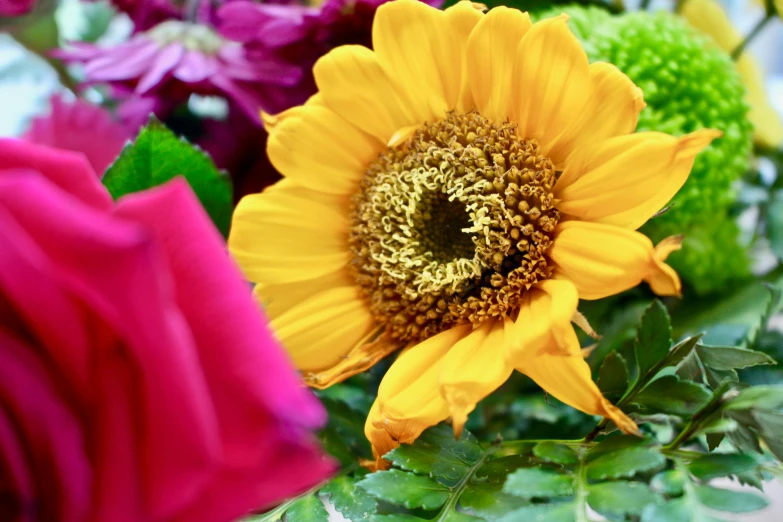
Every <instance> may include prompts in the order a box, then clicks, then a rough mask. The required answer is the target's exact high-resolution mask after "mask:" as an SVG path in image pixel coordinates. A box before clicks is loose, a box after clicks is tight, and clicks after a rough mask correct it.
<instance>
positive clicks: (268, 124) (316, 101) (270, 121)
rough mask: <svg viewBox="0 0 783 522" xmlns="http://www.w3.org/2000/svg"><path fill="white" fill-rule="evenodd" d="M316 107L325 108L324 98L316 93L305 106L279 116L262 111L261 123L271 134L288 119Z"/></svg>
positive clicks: (283, 112)
mask: <svg viewBox="0 0 783 522" xmlns="http://www.w3.org/2000/svg"><path fill="white" fill-rule="evenodd" d="M315 105H318V106H321V107H323V106H324V101H323V97H322V96H321V95H320V94H319V93H315V94H313V95H312V96H310V97H309V98H307V101H306V102H304V104H303V105H297V106H296V107H291V108H290V109H286V110H284V111H282V112H278V113H277V114H269V113H267V112H264V111H261V123H263V124H264V130H265V131H267V132H268V133H270V134H271V133H272V131H273V130H274V128H275V127H276V126H277V125H279V124H281V123H283V122H284V121H285V120H287V119H288V118H292V117H295V116H299V115H300V114H302V113H303V112H307V111H306V109H307V108H308V107H312V106H315Z"/></svg>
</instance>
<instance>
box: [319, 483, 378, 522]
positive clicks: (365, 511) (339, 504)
mask: <svg viewBox="0 0 783 522" xmlns="http://www.w3.org/2000/svg"><path fill="white" fill-rule="evenodd" d="M319 495H323V496H325V497H327V498H328V499H329V501H331V503H332V504H333V505H334V509H336V510H337V511H338V512H339V513H341V514H342V515H343V516H344V517H345V518H347V519H349V520H367V519H368V518H370V516H371V515H372V514H374V513H375V510H376V509H377V508H378V502H377V501H376V500H375V498H373V497H372V496H371V495H370V494H369V493H367V492H366V491H365V490H363V489H362V488H358V487H356V483H355V482H354V481H353V480H352V479H350V478H348V477H337V478H336V479H334V480H332V481H331V482H329V483H328V484H327V485H326V486H324V487H323V488H321V490H320V491H319Z"/></svg>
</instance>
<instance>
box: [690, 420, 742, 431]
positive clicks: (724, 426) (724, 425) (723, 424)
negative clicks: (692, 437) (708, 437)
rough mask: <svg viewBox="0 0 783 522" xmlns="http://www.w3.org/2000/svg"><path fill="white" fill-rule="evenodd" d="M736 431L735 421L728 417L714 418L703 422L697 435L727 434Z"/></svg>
mask: <svg viewBox="0 0 783 522" xmlns="http://www.w3.org/2000/svg"><path fill="white" fill-rule="evenodd" d="M736 429H737V421H735V420H734V419H731V418H729V417H715V418H713V419H711V420H709V421H707V422H705V423H704V424H703V425H702V426H701V428H699V433H708V434H709V433H728V432H730V431H734V430H736Z"/></svg>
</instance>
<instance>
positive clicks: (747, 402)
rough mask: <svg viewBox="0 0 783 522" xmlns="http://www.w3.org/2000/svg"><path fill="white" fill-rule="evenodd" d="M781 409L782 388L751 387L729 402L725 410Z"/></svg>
mask: <svg viewBox="0 0 783 522" xmlns="http://www.w3.org/2000/svg"><path fill="white" fill-rule="evenodd" d="M781 407H783V386H774V385H767V386H753V387H752V388H746V389H744V390H742V391H741V392H740V393H739V395H737V396H736V397H735V398H733V399H732V400H731V401H729V403H728V404H726V406H725V407H724V409H725V410H727V411H728V410H748V409H756V410H777V409H779V408H781Z"/></svg>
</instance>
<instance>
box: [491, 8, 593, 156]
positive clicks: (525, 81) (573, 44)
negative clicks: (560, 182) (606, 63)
mask: <svg viewBox="0 0 783 522" xmlns="http://www.w3.org/2000/svg"><path fill="white" fill-rule="evenodd" d="M567 21H568V16H566V15H561V16H559V17H556V18H550V19H547V20H544V21H541V22H538V23H537V24H535V25H534V26H533V27H532V28H531V29H530V30H529V31H528V32H527V33H526V34H525V37H524V38H523V39H522V42H521V43H520V44H519V47H518V49H517V51H516V60H515V62H514V80H515V89H514V96H513V104H514V107H513V115H514V121H516V122H518V123H519V128H518V130H517V132H518V134H519V135H520V136H522V137H525V138H535V139H537V140H538V143H539V145H541V152H542V154H544V155H546V156H549V157H550V158H551V159H552V161H553V162H554V163H555V165H557V166H560V165H561V164H562V163H563V162H564V161H565V157H566V156H567V153H568V152H569V150H568V148H567V147H566V146H564V145H563V144H562V143H560V141H561V140H563V141H565V142H568V140H569V136H570V135H571V134H572V132H573V126H574V123H575V122H576V118H577V115H579V114H581V113H582V112H583V111H584V110H585V105H586V103H587V98H588V96H589V94H590V90H591V83H590V74H589V69H588V63H587V55H586V54H585V51H584V49H582V46H581V45H580V44H579V41H578V40H577V39H576V37H575V36H574V35H573V34H572V33H571V31H570V30H569V29H568V26H567ZM504 94H505V93H504Z"/></svg>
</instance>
